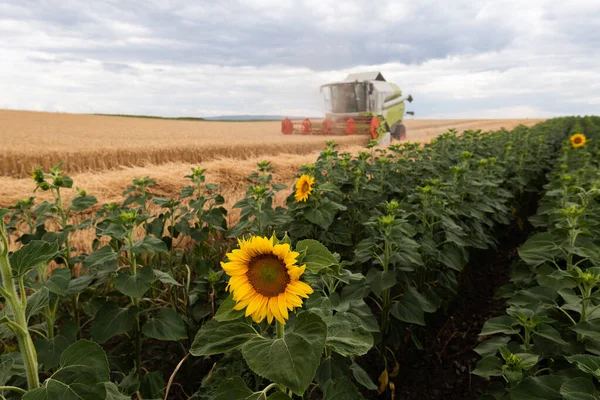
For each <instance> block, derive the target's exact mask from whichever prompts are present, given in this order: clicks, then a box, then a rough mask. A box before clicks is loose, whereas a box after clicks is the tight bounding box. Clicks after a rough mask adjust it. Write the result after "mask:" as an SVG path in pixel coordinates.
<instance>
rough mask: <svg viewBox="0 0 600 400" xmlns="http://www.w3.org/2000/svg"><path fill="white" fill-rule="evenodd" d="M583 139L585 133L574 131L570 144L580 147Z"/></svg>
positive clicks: (583, 141)
mask: <svg viewBox="0 0 600 400" xmlns="http://www.w3.org/2000/svg"><path fill="white" fill-rule="evenodd" d="M585 140H586V139H585V135H583V134H581V133H576V134H574V135H573V136H571V145H572V146H573V147H581V146H583V145H584V144H585Z"/></svg>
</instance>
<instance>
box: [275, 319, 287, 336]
mask: <svg viewBox="0 0 600 400" xmlns="http://www.w3.org/2000/svg"><path fill="white" fill-rule="evenodd" d="M275 326H276V327H277V339H283V337H284V336H285V329H284V326H285V325H283V324H282V323H281V322H279V321H277V322H276V323H275Z"/></svg>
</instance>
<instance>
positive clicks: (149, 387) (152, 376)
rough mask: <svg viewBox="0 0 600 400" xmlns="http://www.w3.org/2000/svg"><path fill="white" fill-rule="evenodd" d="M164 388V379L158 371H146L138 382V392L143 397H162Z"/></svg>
mask: <svg viewBox="0 0 600 400" xmlns="http://www.w3.org/2000/svg"><path fill="white" fill-rule="evenodd" d="M164 388H165V381H164V380H163V377H162V372H160V371H153V372H148V373H146V375H144V376H143V377H142V382H140V394H141V395H142V398H143V399H162V398H163V391H164Z"/></svg>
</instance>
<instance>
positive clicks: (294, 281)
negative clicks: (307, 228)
mask: <svg viewBox="0 0 600 400" xmlns="http://www.w3.org/2000/svg"><path fill="white" fill-rule="evenodd" d="M238 242H239V245H240V248H239V249H235V250H232V251H231V253H227V258H228V259H229V261H228V262H226V263H225V262H222V263H221V266H222V267H223V270H225V272H226V273H227V275H229V276H230V277H231V278H230V279H229V284H228V285H227V290H228V291H230V292H232V293H233V300H235V301H236V305H235V306H234V310H243V309H244V308H245V309H246V316H247V317H248V316H252V319H253V320H254V321H255V322H261V321H262V320H263V319H265V317H266V318H267V320H268V321H269V323H271V322H272V321H273V318H275V319H276V320H277V321H279V322H280V323H281V324H285V321H286V320H287V319H288V318H289V314H288V310H289V311H293V310H294V308H296V307H301V306H302V299H301V298H302V297H304V298H307V297H308V295H309V294H311V293H312V292H313V290H312V288H311V287H310V286H309V285H307V284H306V283H304V282H301V281H300V280H299V278H300V276H301V275H302V274H303V273H304V270H305V269H306V266H305V265H303V266H298V265H296V259H297V258H298V256H299V255H300V254H299V253H297V252H295V251H291V249H290V245H289V244H286V243H280V244H275V243H274V238H270V239H269V238H266V237H261V236H253V237H250V239H248V240H243V239H242V240H238Z"/></svg>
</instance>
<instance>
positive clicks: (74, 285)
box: [65, 274, 94, 296]
mask: <svg viewBox="0 0 600 400" xmlns="http://www.w3.org/2000/svg"><path fill="white" fill-rule="evenodd" d="M93 281H94V274H86V275H81V276H78V277H77V278H73V279H71V280H70V281H69V286H68V288H67V291H66V292H65V296H73V295H75V294H77V293H81V292H83V291H84V290H85V289H87V288H88V287H89V286H90V284H91V283H92V282H93Z"/></svg>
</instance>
